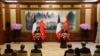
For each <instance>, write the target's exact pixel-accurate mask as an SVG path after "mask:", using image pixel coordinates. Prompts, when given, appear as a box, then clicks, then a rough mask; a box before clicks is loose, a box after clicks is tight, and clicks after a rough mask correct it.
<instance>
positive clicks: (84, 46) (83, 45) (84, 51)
mask: <svg viewBox="0 0 100 56" xmlns="http://www.w3.org/2000/svg"><path fill="white" fill-rule="evenodd" d="M81 45H82V48H81V49H80V53H91V51H90V49H89V48H87V47H86V42H82V43H81Z"/></svg>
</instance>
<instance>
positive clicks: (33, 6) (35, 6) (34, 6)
mask: <svg viewBox="0 0 100 56" xmlns="http://www.w3.org/2000/svg"><path fill="white" fill-rule="evenodd" d="M30 7H31V8H39V6H38V5H31V6H30Z"/></svg>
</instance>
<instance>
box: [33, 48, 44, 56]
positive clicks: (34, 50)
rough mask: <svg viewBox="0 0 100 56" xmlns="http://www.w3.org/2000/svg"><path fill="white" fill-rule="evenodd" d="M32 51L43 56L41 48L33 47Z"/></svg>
mask: <svg viewBox="0 0 100 56" xmlns="http://www.w3.org/2000/svg"><path fill="white" fill-rule="evenodd" d="M31 53H41V56H42V52H41V50H38V49H32V50H31Z"/></svg>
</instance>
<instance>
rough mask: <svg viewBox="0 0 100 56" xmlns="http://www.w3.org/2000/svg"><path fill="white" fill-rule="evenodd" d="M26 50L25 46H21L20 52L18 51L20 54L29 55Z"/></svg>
mask: <svg viewBox="0 0 100 56" xmlns="http://www.w3.org/2000/svg"><path fill="white" fill-rule="evenodd" d="M24 48H25V45H21V46H20V50H19V51H18V53H27V51H26V50H24Z"/></svg>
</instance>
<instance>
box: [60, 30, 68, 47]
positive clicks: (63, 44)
mask: <svg viewBox="0 0 100 56" xmlns="http://www.w3.org/2000/svg"><path fill="white" fill-rule="evenodd" d="M67 33H68V32H67V31H66V30H65V29H62V30H61V37H60V48H66V47H67Z"/></svg>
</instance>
